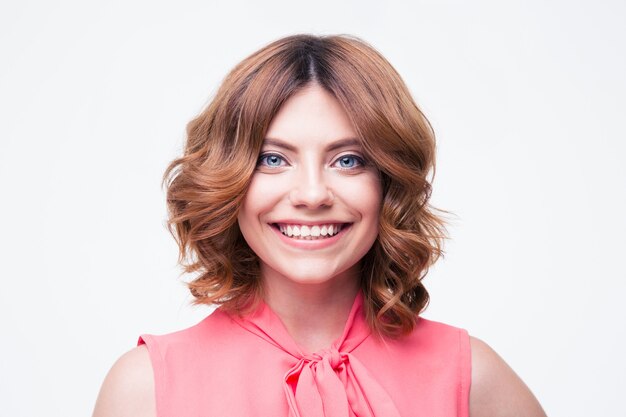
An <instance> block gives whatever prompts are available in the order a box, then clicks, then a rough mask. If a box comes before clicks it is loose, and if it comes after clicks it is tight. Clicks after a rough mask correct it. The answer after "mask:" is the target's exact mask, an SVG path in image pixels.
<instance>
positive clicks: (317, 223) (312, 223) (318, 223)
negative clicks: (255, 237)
mask: <svg viewBox="0 0 626 417" xmlns="http://www.w3.org/2000/svg"><path fill="white" fill-rule="evenodd" d="M346 223H351V222H345V221H341V220H315V221H313V220H295V219H288V220H275V221H271V222H269V224H295V225H306V226H322V225H325V224H346Z"/></svg>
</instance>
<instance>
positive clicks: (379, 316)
mask: <svg viewBox="0 0 626 417" xmlns="http://www.w3.org/2000/svg"><path fill="white" fill-rule="evenodd" d="M310 83H317V84H318V85H320V86H322V87H323V88H325V89H326V90H327V91H329V92H330V93H331V94H333V95H334V97H336V99H337V100H338V101H339V102H340V103H341V105H342V106H343V108H344V109H345V111H346V112H347V114H348V116H349V117H350V119H351V121H352V123H353V125H354V127H355V129H356V132H357V134H358V135H359V140H360V141H361V143H362V146H363V149H364V152H365V158H366V160H368V161H369V163H371V164H373V165H375V166H376V167H377V168H378V170H379V172H380V175H381V181H382V185H383V201H382V208H381V214H380V228H379V236H378V238H377V240H376V242H375V243H374V245H373V246H372V248H371V249H370V251H369V252H368V253H367V254H366V256H365V257H364V259H363V260H362V274H361V287H362V289H363V293H364V295H365V309H366V315H367V319H368V322H369V324H370V326H371V328H372V329H373V330H374V331H375V332H377V333H378V334H384V335H388V336H394V335H399V334H403V333H407V332H409V331H410V330H411V329H412V328H413V326H414V325H415V321H416V319H417V317H418V314H419V313H420V312H421V311H422V310H423V309H424V307H425V306H426V304H427V303H428V292H427V291H426V289H425V287H424V285H423V284H422V278H423V277H424V276H425V275H426V273H427V271H428V268H429V267H430V266H431V265H432V264H433V263H434V262H435V261H436V260H437V259H438V258H439V256H441V255H443V249H442V245H443V241H444V239H445V238H446V237H447V236H446V228H445V221H444V220H443V218H442V217H441V216H440V215H436V214H435V212H436V211H439V212H441V213H446V212H445V211H443V210H437V209H435V208H433V207H432V206H431V205H430V204H429V199H430V195H431V181H432V179H431V180H429V179H428V176H429V174H432V177H434V172H435V138H434V134H433V130H432V128H431V126H430V124H429V122H428V121H427V119H426V118H425V117H424V115H423V114H422V112H421V111H420V109H419V108H418V107H417V105H416V104H415V102H414V101H413V99H412V97H411V94H410V93H409V91H408V89H407V87H406V85H405V84H404V82H403V81H402V79H401V77H400V76H399V75H398V73H397V72H396V71H395V69H394V68H393V67H392V66H391V64H389V62H387V60H386V59H385V58H384V57H383V56H382V55H380V54H379V53H378V52H377V51H376V50H375V49H374V48H372V47H371V46H369V45H368V44H367V43H365V42H363V41H362V40H359V39H357V38H354V37H348V36H312V35H295V36H289V37H286V38H283V39H279V40H277V41H275V42H273V43H271V44H270V45H268V46H266V47H264V48H262V49H260V50H259V51H257V52H255V53H254V54H252V55H251V56H249V57H248V58H246V59H244V60H243V61H242V62H241V63H239V64H238V65H237V66H236V67H235V68H234V69H233V70H232V71H231V72H230V74H228V76H227V77H226V78H225V79H224V81H223V83H222V85H221V87H220V88H219V90H218V91H217V93H216V95H215V97H214V98H213V100H212V101H211V102H210V104H209V105H208V106H207V108H206V109H205V110H204V111H203V112H202V113H201V114H200V115H198V116H197V117H196V118H195V119H193V120H192V121H191V122H190V123H189V124H188V126H187V141H186V144H185V150H184V155H183V156H181V157H180V158H177V159H175V160H174V161H172V163H171V164H170V165H169V166H168V167H167V170H166V172H165V175H164V177H163V182H164V185H165V186H166V188H167V205H168V212H169V221H168V227H169V230H170V232H171V233H172V234H173V236H174V238H175V239H176V240H177V243H178V245H179V248H180V257H179V262H180V263H181V265H182V266H183V267H184V271H185V272H188V273H197V276H196V277H195V279H193V280H192V281H191V282H189V283H188V286H189V289H190V290H191V293H192V294H193V295H194V297H196V299H195V303H197V304H201V303H206V304H218V305H222V307H223V308H225V309H228V310H231V311H235V312H239V313H242V312H244V311H245V309H246V306H250V305H253V304H254V301H255V300H258V299H259V297H260V296H261V295H260V289H261V285H260V279H259V263H258V259H257V257H256V255H255V254H254V253H253V252H252V250H251V249H250V248H249V247H248V245H247V244H246V242H245V240H244V239H243V236H242V234H241V232H240V231H239V227H238V224H237V214H238V210H239V207H240V205H241V203H242V200H243V198H244V196H245V193H246V190H247V187H248V184H249V183H250V179H251V177H252V175H253V173H254V170H255V167H256V164H257V159H258V157H259V153H260V150H261V146H262V143H263V140H264V138H265V133H266V131H267V129H268V127H269V124H270V122H271V121H272V119H273V118H274V116H275V115H276V113H277V112H278V110H279V108H280V107H281V105H282V104H283V103H284V102H285V101H286V100H287V99H288V98H289V97H291V96H292V95H293V94H294V93H295V92H297V91H299V90H300V89H302V88H303V87H304V86H306V85H308V84H310ZM432 177H431V178H432Z"/></svg>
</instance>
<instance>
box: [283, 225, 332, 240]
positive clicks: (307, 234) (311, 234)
mask: <svg viewBox="0 0 626 417" xmlns="http://www.w3.org/2000/svg"><path fill="white" fill-rule="evenodd" d="M277 226H278V229H279V230H280V232H281V233H282V234H283V235H285V236H289V237H294V238H299V239H305V240H311V239H323V238H324V237H331V236H334V235H336V234H337V233H339V232H340V231H341V225H340V224H322V225H313V226H309V225H306V224H302V225H293V224H288V225H286V224H278V225H277Z"/></svg>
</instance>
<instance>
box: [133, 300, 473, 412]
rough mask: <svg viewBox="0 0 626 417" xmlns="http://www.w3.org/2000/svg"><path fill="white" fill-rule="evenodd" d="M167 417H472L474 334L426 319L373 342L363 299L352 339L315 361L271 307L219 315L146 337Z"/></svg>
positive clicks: (353, 316) (350, 325)
mask: <svg viewBox="0 0 626 417" xmlns="http://www.w3.org/2000/svg"><path fill="white" fill-rule="evenodd" d="M139 344H145V345H146V346H147V348H148V351H149V353H150V358H151V361H152V367H153V370H154V379H155V394H156V408H157V416H158V417H209V416H229V417H244V416H245V417H249V416H255V415H266V416H272V417H281V416H285V417H286V416H290V417H321V416H326V417H352V416H358V417H365V416H372V417H374V416H375V417H399V416H402V417H409V416H421V417H424V416H427V417H452V416H459V417H467V416H468V415H469V412H468V408H469V389H470V365H471V364H470V362H471V358H470V346H469V336H468V334H467V332H466V331H465V330H462V329H457V328H455V327H451V326H448V325H445V324H442V323H437V322H434V321H429V320H426V319H423V318H420V319H419V320H418V322H417V325H416V327H415V330H414V331H413V332H411V333H410V334H409V335H407V336H404V337H402V338H400V339H397V340H394V339H388V338H380V337H376V336H374V335H372V334H371V333H370V330H369V328H368V326H367V322H366V320H365V315H364V312H363V296H362V294H361V293H359V295H358V296H357V297H356V299H355V302H354V305H353V307H352V310H351V312H350V316H349V318H348V321H347V322H346V326H345V329H344V332H343V334H342V336H341V337H340V338H339V339H337V340H336V341H335V342H334V343H333V344H332V346H330V348H328V349H326V350H323V351H320V352H317V353H315V354H305V353H303V352H302V351H301V349H300V348H299V347H298V346H297V345H296V343H295V342H294V340H293V339H292V338H291V337H290V336H289V334H288V333H287V330H286V329H285V327H284V326H283V324H282V322H281V321H280V319H279V318H278V316H277V315H276V314H275V313H274V312H273V311H272V310H271V309H270V308H269V307H268V306H267V305H266V304H263V303H262V304H261V306H260V308H259V309H258V310H257V311H256V312H255V313H254V314H252V315H249V316H247V317H245V318H239V317H235V316H230V315H228V314H227V313H225V312H224V311H222V310H221V309H217V310H216V311H214V312H213V313H212V314H211V315H210V316H208V317H207V318H206V319H204V320H203V321H201V322H200V323H198V324H197V325H195V326H193V327H190V328H188V329H186V330H182V331H179V332H176V333H171V334H167V335H164V336H152V335H143V336H141V337H140V339H139Z"/></svg>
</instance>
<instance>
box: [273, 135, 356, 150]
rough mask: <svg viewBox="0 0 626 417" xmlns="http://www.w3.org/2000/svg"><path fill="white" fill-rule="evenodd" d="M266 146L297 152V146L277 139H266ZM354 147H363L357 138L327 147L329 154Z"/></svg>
mask: <svg viewBox="0 0 626 417" xmlns="http://www.w3.org/2000/svg"><path fill="white" fill-rule="evenodd" d="M266 145H271V146H276V147H278V148H282V149H285V150H287V151H290V152H295V150H296V148H295V146H293V145H291V144H290V143H288V142H285V141H283V140H281V139H277V138H265V140H264V141H263V146H266ZM354 145H358V146H361V142H360V141H359V140H357V139H356V138H345V139H339V140H337V141H335V142H333V143H331V144H330V145H328V146H327V147H326V151H327V152H329V151H334V150H336V149H340V148H345V147H347V146H354Z"/></svg>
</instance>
